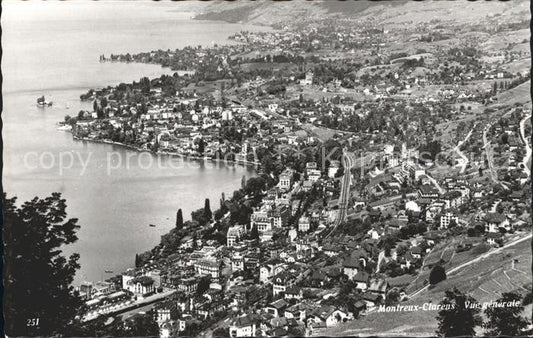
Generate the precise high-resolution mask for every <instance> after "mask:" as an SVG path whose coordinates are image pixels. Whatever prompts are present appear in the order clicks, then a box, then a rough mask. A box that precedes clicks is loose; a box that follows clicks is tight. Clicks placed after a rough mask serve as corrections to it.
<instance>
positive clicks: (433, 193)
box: [418, 184, 439, 200]
mask: <svg viewBox="0 0 533 338" xmlns="http://www.w3.org/2000/svg"><path fill="white" fill-rule="evenodd" d="M418 197H419V198H421V199H422V198H424V199H429V200H436V199H438V198H439V191H438V190H437V188H435V187H434V186H433V185H431V184H424V185H422V186H421V187H420V188H419V189H418Z"/></svg>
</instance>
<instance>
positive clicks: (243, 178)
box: [241, 175, 246, 189]
mask: <svg viewBox="0 0 533 338" xmlns="http://www.w3.org/2000/svg"><path fill="white" fill-rule="evenodd" d="M245 187H246V176H244V175H242V179H241V189H244V188H245Z"/></svg>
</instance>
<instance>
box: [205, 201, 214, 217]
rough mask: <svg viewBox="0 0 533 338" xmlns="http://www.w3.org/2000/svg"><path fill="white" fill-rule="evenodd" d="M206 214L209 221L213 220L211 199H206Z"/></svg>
mask: <svg viewBox="0 0 533 338" xmlns="http://www.w3.org/2000/svg"><path fill="white" fill-rule="evenodd" d="M204 213H205V217H206V218H207V219H208V220H211V218H212V217H213V213H212V212H211V203H210V202H209V198H206V199H205V203H204Z"/></svg>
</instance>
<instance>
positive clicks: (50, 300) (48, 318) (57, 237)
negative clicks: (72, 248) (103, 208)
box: [2, 193, 82, 336]
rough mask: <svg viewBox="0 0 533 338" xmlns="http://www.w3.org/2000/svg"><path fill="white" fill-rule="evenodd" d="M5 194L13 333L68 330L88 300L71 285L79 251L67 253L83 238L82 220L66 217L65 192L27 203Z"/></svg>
mask: <svg viewBox="0 0 533 338" xmlns="http://www.w3.org/2000/svg"><path fill="white" fill-rule="evenodd" d="M15 201H16V198H11V199H8V198H6V195H5V194H4V195H3V200H2V206H3V207H2V209H3V216H4V226H5V228H4V236H5V242H4V243H5V247H4V253H5V257H4V262H5V270H4V276H6V277H4V286H5V293H4V296H5V299H4V311H5V312H4V318H5V332H6V334H7V335H10V336H51V335H55V334H61V333H62V332H65V330H67V327H68V326H69V324H70V323H72V322H73V321H74V317H75V316H76V314H77V313H78V311H79V309H80V307H81V305H82V301H81V299H80V298H79V297H78V294H77V292H74V288H73V287H72V286H71V283H72V281H73V280H74V275H75V273H76V270H77V269H79V267H80V265H79V263H78V259H79V254H76V253H75V254H72V255H70V256H69V257H68V258H66V257H64V256H62V255H61V252H62V251H61V250H60V248H61V249H63V248H64V246H65V245H68V244H72V243H74V242H76V241H77V240H78V237H77V236H76V231H77V229H79V226H78V224H77V222H78V220H77V219H76V218H71V219H68V220H66V221H65V218H66V216H67V214H66V212H65V209H66V207H67V205H66V203H65V200H64V199H61V194H59V193H52V195H51V196H50V197H47V198H45V199H39V198H37V197H35V198H34V199H32V200H31V201H29V202H25V203H24V204H23V205H22V206H21V207H16V206H15Z"/></svg>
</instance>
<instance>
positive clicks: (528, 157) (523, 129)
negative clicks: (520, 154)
mask: <svg viewBox="0 0 533 338" xmlns="http://www.w3.org/2000/svg"><path fill="white" fill-rule="evenodd" d="M530 118H531V114H529V115H527V116H526V117H524V118H523V119H522V121H520V137H521V138H522V142H524V145H525V147H526V156H524V159H523V160H522V164H523V165H524V172H525V173H526V174H527V177H530V176H531V168H530V167H529V165H530V164H529V162H530V160H531V145H530V144H529V140H528V139H527V137H526V121H527V120H528V119H530Z"/></svg>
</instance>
